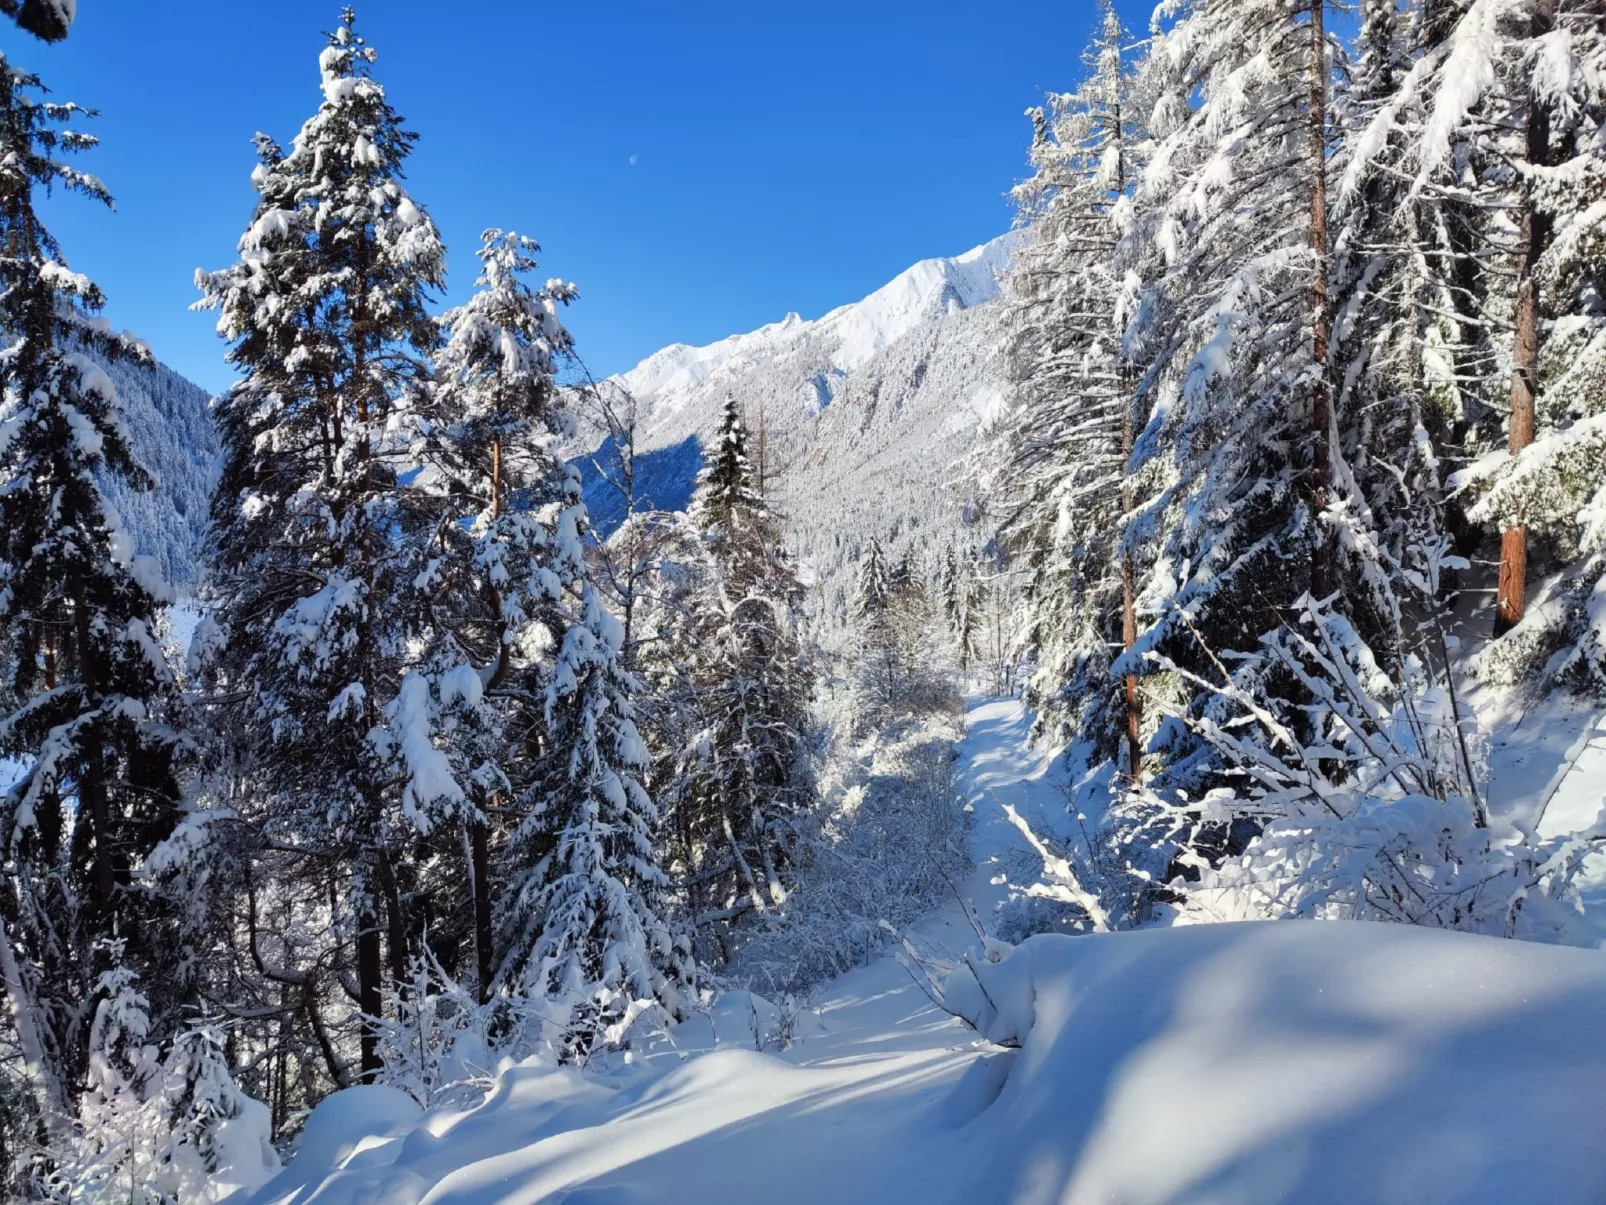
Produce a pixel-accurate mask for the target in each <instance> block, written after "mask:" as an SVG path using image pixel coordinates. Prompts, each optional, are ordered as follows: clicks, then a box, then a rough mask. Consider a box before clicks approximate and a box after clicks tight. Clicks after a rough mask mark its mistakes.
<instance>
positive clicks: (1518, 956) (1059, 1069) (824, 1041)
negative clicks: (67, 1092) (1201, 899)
mask: <svg viewBox="0 0 1606 1205" xmlns="http://www.w3.org/2000/svg"><path fill="white" fill-rule="evenodd" d="M974 965H976V968H977V969H976V971H975V972H974V973H971V972H970V971H968V970H966V969H964V968H963V967H962V968H961V969H960V970H958V971H956V972H955V976H954V977H953V978H951V979H950V984H949V1002H950V1005H951V1006H953V1007H958V1008H960V1009H961V1010H962V1011H964V1012H966V1013H967V1014H968V1015H970V1016H971V1017H972V1018H973V1019H974V1020H975V1022H976V1024H977V1025H978V1026H979V1027H980V1029H981V1030H982V1031H983V1032H984V1033H985V1035H986V1036H987V1037H988V1038H990V1039H992V1041H991V1042H983V1041H980V1040H978V1039H977V1037H976V1033H975V1032H974V1031H972V1030H971V1029H968V1028H966V1027H965V1026H964V1025H963V1024H961V1023H960V1022H958V1021H955V1020H953V1019H951V1018H948V1017H946V1016H945V1015H944V1014H943V1013H942V1012H940V1011H939V1010H938V1009H937V1008H936V1007H935V1006H934V1005H932V1004H931V1003H930V1002H929V1001H928V1000H927V999H926V998H925V997H924V996H923V995H921V994H920V993H919V992H918V991H916V990H915V988H914V987H913V986H912V985H911V983H910V981H909V979H908V978H907V977H905V976H904V975H903V973H902V971H901V970H900V969H899V968H897V967H896V966H895V965H893V964H891V963H890V961H889V960H882V961H881V962H879V963H877V964H875V965H873V966H871V967H869V968H866V969H864V970H862V971H859V972H855V973H854V974H853V975H849V976H847V977H845V978H844V979H842V980H839V981H838V982H837V984H836V985H834V987H833V989H832V990H833V992H834V993H835V995H834V996H833V997H832V998H831V999H828V1000H824V1001H822V1002H820V1009H819V1012H818V1014H817V1016H818V1019H817V1020H815V1021H814V1023H813V1024H814V1030H815V1032H813V1034H812V1035H811V1036H806V1037H804V1038H803V1039H802V1040H794V1042H793V1044H792V1045H791V1046H790V1048H788V1049H785V1050H774V1051H769V1050H763V1049H757V1048H756V1047H761V1046H764V1045H766V1042H765V1039H764V1037H763V1035H762V1034H761V1030H762V1029H764V1027H763V1026H760V1025H758V1024H757V1023H756V1018H758V1016H759V1010H758V1008H757V1007H756V1006H752V1005H751V1004H750V1005H749V1007H748V1008H747V1009H746V1010H743V1009H736V1008H734V1007H732V1008H726V1009H724V1010H723V1011H722V1012H720V1013H719V1014H717V1015H716V1016H715V1017H713V1018H708V1017H704V1018H698V1019H696V1020H694V1021H692V1022H689V1023H687V1025H685V1026H682V1027H681V1030H680V1031H679V1032H677V1034H676V1035H675V1039H676V1040H675V1043H674V1045H673V1046H672V1045H671V1044H670V1043H668V1042H666V1041H661V1042H659V1043H658V1044H657V1047H656V1048H655V1049H652V1050H649V1051H647V1052H646V1053H645V1054H644V1055H640V1056H636V1057H635V1058H634V1060H633V1061H631V1062H628V1063H625V1064H622V1065H619V1066H616V1067H614V1068H612V1069H610V1070H607V1071H604V1072H601V1073H586V1074H582V1073H580V1072H577V1071H574V1070H572V1069H552V1068H544V1067H539V1066H534V1065H529V1064H526V1065H520V1066H516V1067H511V1068H505V1069H503V1070H502V1071H501V1072H500V1074H499V1075H498V1076H497V1077H496V1079H495V1083H494V1087H493V1088H492V1090H491V1092H490V1093H489V1095H488V1096H487V1097H486V1099H485V1100H484V1101H483V1103H481V1104H479V1105H478V1106H477V1107H475V1108H472V1109H469V1110H467V1111H463V1112H455V1113H453V1112H435V1113H428V1114H424V1113H420V1112H419V1111H418V1110H417V1107H416V1106H414V1105H412V1104H411V1103H410V1102H409V1101H408V1100H407V1099H406V1098H405V1097H402V1096H400V1094H398V1093H395V1092H393V1091H390V1090H385V1089H372V1088H365V1089H353V1090H348V1092H345V1093H340V1094H337V1095H336V1096H335V1097H332V1098H331V1099H330V1100H329V1101H328V1102H326V1103H325V1104H324V1105H321V1106H320V1107H319V1109H318V1111H317V1112H315V1113H314V1114H313V1116H312V1118H311V1119H310V1121H309V1124H308V1128H307V1133H306V1135H305V1137H304V1138H303V1140H302V1144H301V1154H300V1156H299V1157H298V1158H296V1159H295V1160H293V1161H292V1162H291V1163H290V1165H289V1167H288V1168H287V1169H286V1170H285V1171H284V1172H283V1173H282V1174H281V1175H280V1176H279V1177H278V1178H277V1179H275V1180H273V1181H271V1182H270V1183H269V1184H267V1185H266V1186H265V1187H263V1188H262V1189H261V1190H259V1191H258V1192H257V1193H256V1194H255V1195H254V1196H251V1197H249V1198H248V1200H249V1201H250V1202H252V1203H253V1205H310V1203H312V1202H317V1203H318V1205H357V1203H359V1202H373V1201H384V1202H387V1203H389V1205H422V1203H424V1202H429V1203H431V1205H437V1203H445V1202H458V1203H467V1202H475V1203H478V1205H493V1203H495V1205H512V1203H514V1202H534V1201H543V1200H552V1201H570V1202H576V1203H577V1202H580V1201H585V1202H588V1203H590V1205H603V1203H604V1202H606V1203H607V1205H632V1203H635V1202H643V1203H645V1202H666V1203H668V1202H681V1201H684V1202H698V1203H700V1205H708V1203H711V1202H724V1201H738V1200H750V1199H755V1198H756V1199H763V1200H765V1201H768V1202H772V1203H776V1205H784V1203H787V1202H799V1203H801V1202H819V1201H833V1202H851V1201H866V1202H869V1201H876V1202H901V1201H922V1202H928V1201H955V1202H1023V1203H1024V1202H1033V1203H1036V1202H1049V1201H1057V1202H1067V1203H1088V1205H1092V1203H1095V1202H1097V1203H1109V1202H1124V1203H1131V1205H1137V1203H1154V1205H1159V1203H1161V1202H1173V1203H1178V1205H1180V1203H1183V1202H1198V1203H1203V1202H1206V1201H1209V1202H1223V1201H1231V1202H1238V1203H1253V1202H1262V1201H1265V1202H1270V1201H1299V1202H1302V1203H1304V1205H1312V1203H1320V1202H1334V1203H1335V1205H1336V1203H1338V1202H1343V1203H1345V1205H1353V1203H1355V1202H1368V1203H1374V1205H1394V1203H1399V1205H1406V1203H1410V1205H1419V1203H1424V1202H1502V1203H1504V1202H1514V1201H1544V1202H1547V1203H1551V1205H1556V1203H1565V1202H1580V1203H1583V1202H1597V1201H1600V1200H1602V1199H1606V1164H1602V1162H1601V1160H1600V1158H1599V1151H1600V1150H1601V1149H1603V1148H1606V955H1603V954H1602V953H1601V952H1600V951H1595V950H1577V949H1566V948H1558V947H1550V946H1541V945H1535V944H1527V943H1522V942H1512V941H1500V940H1496V939H1492V938H1483V937H1471V936H1466V935H1462V934H1454V933H1446V932H1438V931H1429V930H1423V929H1411V928H1405V927H1399V926H1387V925H1380V924H1378V925H1363V924H1348V923H1341V922H1305V921H1290V922H1281V923H1260V924H1235V925H1214V926H1203V927H1193V928H1176V929H1163V930H1151V931H1143V932H1135V933H1120V934H1112V935H1106V936H1092V937H1063V936H1042V937H1036V938H1033V939H1031V940H1029V941H1027V942H1026V943H1024V944H1023V945H1022V946H1020V947H1019V948H1017V949H1015V950H1014V951H1013V952H1012V953H1009V954H1008V955H1007V956H1006V957H1005V958H1004V959H1003V960H1002V961H1001V962H997V963H976V964H974ZM743 999H749V998H746V997H744V998H743ZM745 1012H751V1015H752V1016H753V1017H754V1018H755V1024H754V1025H753V1026H751V1027H748V1026H745V1025H743V1024H740V1023H739V1022H740V1018H739V1017H735V1013H744V1015H745ZM796 1032H797V1033H806V1032H807V1030H806V1029H801V1028H800V1029H798V1030H796Z"/></svg>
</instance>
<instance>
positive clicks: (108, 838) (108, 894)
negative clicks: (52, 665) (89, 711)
mask: <svg viewBox="0 0 1606 1205" xmlns="http://www.w3.org/2000/svg"><path fill="white" fill-rule="evenodd" d="M73 593H74V595H75V596H76V598H77V600H78V601H76V602H75V603H74V604H73V628H74V634H75V637H76V640H77V644H78V672H79V674H80V676H81V677H82V678H83V682H84V696H85V702H86V705H87V706H88V707H90V708H94V707H96V706H98V705H99V703H100V666H99V665H98V664H97V663H96V661H95V654H94V645H93V643H91V639H90V637H91V632H90V622H89V608H88V606H87V605H86V604H85V603H84V601H83V600H84V598H85V597H86V594H85V591H84V586H83V581H82V579H81V578H77V577H76V576H75V578H74V581H73ZM83 749H84V778H83V782H81V783H80V784H79V788H78V789H79V795H80V798H81V799H82V801H83V804H84V811H85V812H87V813H88V816H89V822H90V826H91V828H92V829H93V832H92V833H91V839H92V841H93V843H94V850H93V853H92V855H91V857H92V859H93V861H92V864H91V868H90V873H91V880H90V881H91V884H92V895H91V903H92V907H91V916H92V918H93V919H92V922H91V925H92V928H94V930H95V931H96V932H97V933H101V934H110V933H111V931H112V922H111V917H112V906H113V898H114V896H115V894H116V884H117V874H116V868H115V866H114V865H113V861H112V833H111V827H112V824H111V805H110V802H109V801H108V799H107V798H106V765H105V758H104V755H103V751H102V748H101V742H100V741H99V740H98V739H97V738H96V737H95V736H94V735H91V736H90V739H89V740H88V741H87V742H86V743H85V744H84V747H83ZM80 819H82V817H80Z"/></svg>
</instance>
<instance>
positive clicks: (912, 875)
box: [728, 717, 969, 997]
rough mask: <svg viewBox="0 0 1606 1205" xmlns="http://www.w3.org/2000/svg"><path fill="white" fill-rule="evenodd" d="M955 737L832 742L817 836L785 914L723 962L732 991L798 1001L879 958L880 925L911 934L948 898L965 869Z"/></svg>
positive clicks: (909, 734)
mask: <svg viewBox="0 0 1606 1205" xmlns="http://www.w3.org/2000/svg"><path fill="white" fill-rule="evenodd" d="M959 736H960V732H959V730H958V728H957V727H956V726H955V725H954V724H953V723H952V721H951V720H949V719H947V718H942V717H932V718H927V719H925V720H921V721H911V722H907V723H904V724H901V725H898V726H896V727H893V728H890V729H888V730H886V731H884V732H882V733H880V734H877V735H875V736H873V737H871V738H869V739H867V740H865V741H863V742H861V743H850V742H848V741H846V740H844V741H842V742H839V744H838V745H837V747H836V748H834V749H833V750H832V752H831V754H830V755H829V756H828V757H827V759H826V764H825V767H824V770H823V772H822V775H821V799H822V801H823V802H822V805H821V806H822V807H823V808H824V809H825V816H824V825H823V833H822V835H821V836H820V837H819V838H817V839H816V840H814V841H812V842H810V843H809V844H808V845H807V846H805V847H804V849H803V850H802V851H800V856H799V859H798V863H797V879H796V884H795V886H794V887H793V890H792V892H791V894H790V895H789V896H788V897H787V900H786V904H785V906H784V907H783V908H782V909H781V910H780V911H779V912H778V913H777V914H776V915H775V917H774V919H773V922H772V923H771V924H770V925H769V926H767V927H765V928H762V929H757V928H755V929H754V930H753V931H752V933H751V934H750V936H749V937H748V938H747V940H746V942H745V944H744V945H743V946H742V947H741V948H740V949H739V950H738V951H737V953H736V955H735V956H734V958H733V959H732V960H731V963H730V966H729V968H728V977H729V979H730V980H731V981H732V982H735V983H738V984H741V985H744V986H750V987H752V988H753V989H755V990H758V991H761V992H764V993H766V994H769V995H772V996H777V997H779V996H781V995H783V994H785V993H788V992H794V991H799V990H802V989H804V988H806V987H808V986H809V985H811V984H813V983H816V982H818V981H819V980H821V979H824V978H827V977H829V976H831V975H835V974H840V973H841V972H843V971H845V970H847V969H849V968H850V967H853V966H854V965H856V964H859V963H862V962H864V961H865V960H866V959H867V958H869V957H871V956H873V955H874V954H875V953H877V952H878V951H879V950H880V949H881V947H882V945H883V944H884V943H885V941H886V932H885V930H884V928H883V926H882V922H883V921H886V922H889V923H890V924H892V925H894V926H898V927H902V926H904V925H908V924H910V923H912V922H913V921H915V920H917V919H919V918H920V917H922V916H924V915H925V914H926V913H928V912H929V911H930V910H931V909H932V907H933V906H934V905H935V904H937V903H938V902H939V901H940V900H941V899H943V898H944V897H945V896H946V895H947V894H948V893H949V892H950V891H951V890H953V884H954V883H955V882H957V881H958V879H959V878H960V877H961V876H962V875H963V874H964V872H965V870H966V868H967V866H968V863H969V855H968V852H967V850H966V839H965V838H966V825H967V817H966V814H965V811H964V807H963V804H962V803H961V801H960V799H959V796H958V794H957V793H956V791H955V788H954V779H953V768H952V757H953V753H952V745H953V742H954V741H955V740H957V739H958V738H959Z"/></svg>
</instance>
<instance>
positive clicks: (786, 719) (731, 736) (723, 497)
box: [671, 399, 813, 948]
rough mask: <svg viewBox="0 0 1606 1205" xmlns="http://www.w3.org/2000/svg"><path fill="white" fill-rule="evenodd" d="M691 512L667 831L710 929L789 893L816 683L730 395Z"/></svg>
mask: <svg viewBox="0 0 1606 1205" xmlns="http://www.w3.org/2000/svg"><path fill="white" fill-rule="evenodd" d="M688 520H689V523H690V525H691V527H692V528H693V529H694V530H695V531H696V532H697V533H698V535H699V536H700V538H701V542H702V545H703V555H702V560H701V564H700V565H699V566H698V567H697V569H698V573H697V584H696V586H695V588H694V590H693V592H692V593H691V595H690V598H689V599H688V609H689V616H688V628H689V631H688V633H687V634H688V635H689V636H690V638H691V642H690V646H689V647H688V648H684V649H678V650H671V652H672V655H675V656H680V657H685V658H687V659H688V660H689V665H688V668H687V673H688V675H689V678H690V684H691V690H692V708H693V711H694V713H695V717H696V718H695V720H694V721H693V724H692V727H693V729H694V731H693V732H692V734H691V741H690V745H689V747H688V748H686V749H685V750H684V752H683V754H682V757H681V763H680V775H681V777H682V779H683V781H682V783H681V784H680V787H679V789H678V791H677V806H678V808H679V809H680V814H679V815H677V817H676V821H677V822H676V824H674V825H673V826H672V831H675V832H677V833H679V834H680V844H681V845H682V847H683V848H681V849H679V850H678V851H677V853H678V856H679V859H680V860H681V863H682V865H683V866H684V873H685V876H686V880H687V882H688V883H689V884H691V885H692V886H693V888H694V890H693V896H694V899H693V900H692V903H693V915H694V920H695V921H696V922H698V923H699V924H701V925H704V926H706V925H709V924H714V923H717V922H719V921H721V920H729V919H732V918H734V917H735V916H739V915H741V914H742V913H743V912H745V911H747V910H749V909H750V910H752V911H754V912H760V913H762V912H766V911H769V910H770V909H772V908H775V907H778V906H779V905H781V904H782V903H783V902H784V901H785V899H786V885H785V881H786V875H787V870H788V867H789V864H790V862H791V860H792V857H793V850H794V848H795V846H796V844H797V840H798V836H799V834H798V831H797V828H798V824H799V821H800V819H801V817H803V816H804V815H805V814H806V813H807V812H808V809H809V805H810V801H811V798H812V789H811V783H810V779H809V772H808V767H807V764H806V750H807V741H808V735H807V729H808V705H809V697H810V694H811V693H812V690H813V677H812V674H811V673H810V671H809V668H808V664H807V661H806V659H805V656H804V652H803V649H802V644H801V640H800V639H799V632H798V624H799V614H798V612H799V605H800V603H801V601H802V596H803V588H802V586H801V584H800V583H799V582H798V579H797V574H796V573H795V571H794V570H793V568H792V564H791V561H790V559H789V558H788V556H787V554H786V551H785V549H784V547H783V544H782V529H781V522H780V519H779V517H778V516H777V515H776V514H775V512H774V511H773V510H772V509H771V508H770V506H769V503H768V502H767V501H766V500H765V498H764V497H763V495H762V494H761V492H760V490H759V486H758V481H757V479H756V477H755V474H754V468H753V465H752V463H751V461H750V460H749V458H748V451H747V430H746V427H745V425H744V424H743V422H742V418H741V413H740V411H739V410H738V408H737V405H736V402H735V400H734V399H728V400H727V401H726V403H725V410H724V415H723V417H722V419H721V422H720V431H719V438H718V442H717V444H716V445H715V447H714V448H713V452H712V455H711V457H710V459H709V462H708V465H707V467H705V468H704V470H703V472H702V474H701V476H700V477H699V478H698V483H697V491H696V494H695V495H694V497H693V499H692V505H691V509H690V513H689V515H688ZM705 903H706V906H701V905H704V904H705ZM719 944H720V946H721V948H724V943H723V942H720V943H719Z"/></svg>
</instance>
